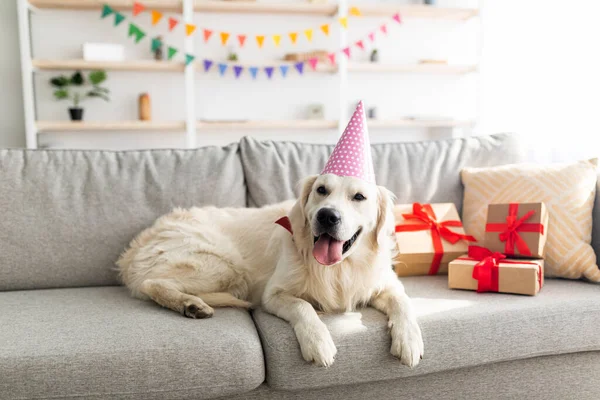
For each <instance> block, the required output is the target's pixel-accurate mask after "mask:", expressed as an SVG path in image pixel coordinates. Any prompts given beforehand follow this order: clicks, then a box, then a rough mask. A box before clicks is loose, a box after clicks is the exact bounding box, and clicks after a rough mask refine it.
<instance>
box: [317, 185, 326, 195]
mask: <svg viewBox="0 0 600 400" xmlns="http://www.w3.org/2000/svg"><path fill="white" fill-rule="evenodd" d="M317 193H319V194H322V195H326V194H327V189H325V186H319V187H318V188H317Z"/></svg>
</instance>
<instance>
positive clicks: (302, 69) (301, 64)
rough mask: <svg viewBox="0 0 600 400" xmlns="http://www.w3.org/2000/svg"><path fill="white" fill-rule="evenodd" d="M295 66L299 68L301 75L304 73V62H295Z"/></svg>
mask: <svg viewBox="0 0 600 400" xmlns="http://www.w3.org/2000/svg"><path fill="white" fill-rule="evenodd" d="M294 67H296V69H297V70H298V72H299V73H300V75H302V72H304V63H303V62H298V63H296V64H294Z"/></svg>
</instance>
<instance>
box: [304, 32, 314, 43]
mask: <svg viewBox="0 0 600 400" xmlns="http://www.w3.org/2000/svg"><path fill="white" fill-rule="evenodd" d="M304 35H305V36H306V39H308V41H309V42H310V41H312V35H313V30H312V29H307V30H305V31H304Z"/></svg>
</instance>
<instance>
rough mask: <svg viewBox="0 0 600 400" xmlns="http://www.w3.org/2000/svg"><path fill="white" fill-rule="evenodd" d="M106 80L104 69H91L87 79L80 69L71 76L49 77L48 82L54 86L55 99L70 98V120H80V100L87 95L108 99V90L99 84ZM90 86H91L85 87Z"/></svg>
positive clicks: (81, 111)
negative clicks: (71, 103) (71, 105)
mask: <svg viewBox="0 0 600 400" xmlns="http://www.w3.org/2000/svg"><path fill="white" fill-rule="evenodd" d="M104 81H106V72H105V71H91V72H90V73H89V74H88V77H87V81H86V79H85V77H84V76H83V74H82V73H81V72H80V71H76V72H75V73H74V74H73V75H72V76H71V77H67V76H65V75H61V76H57V77H55V78H52V79H50V84H51V85H52V86H54V87H55V88H56V90H54V97H55V98H56V99H57V100H71V101H72V102H73V107H71V108H69V114H70V115H71V121H81V120H82V119H83V108H81V107H79V104H80V103H81V101H83V100H84V99H85V98H87V97H99V98H101V99H103V100H105V101H109V100H110V98H109V97H108V94H109V90H108V89H107V88H105V87H102V86H100V85H101V84H102V82H104ZM87 86H91V88H86V87H87Z"/></svg>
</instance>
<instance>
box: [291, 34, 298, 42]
mask: <svg viewBox="0 0 600 400" xmlns="http://www.w3.org/2000/svg"><path fill="white" fill-rule="evenodd" d="M289 36H290V40H291V41H292V44H296V40H298V33H297V32H290V34H289Z"/></svg>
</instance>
